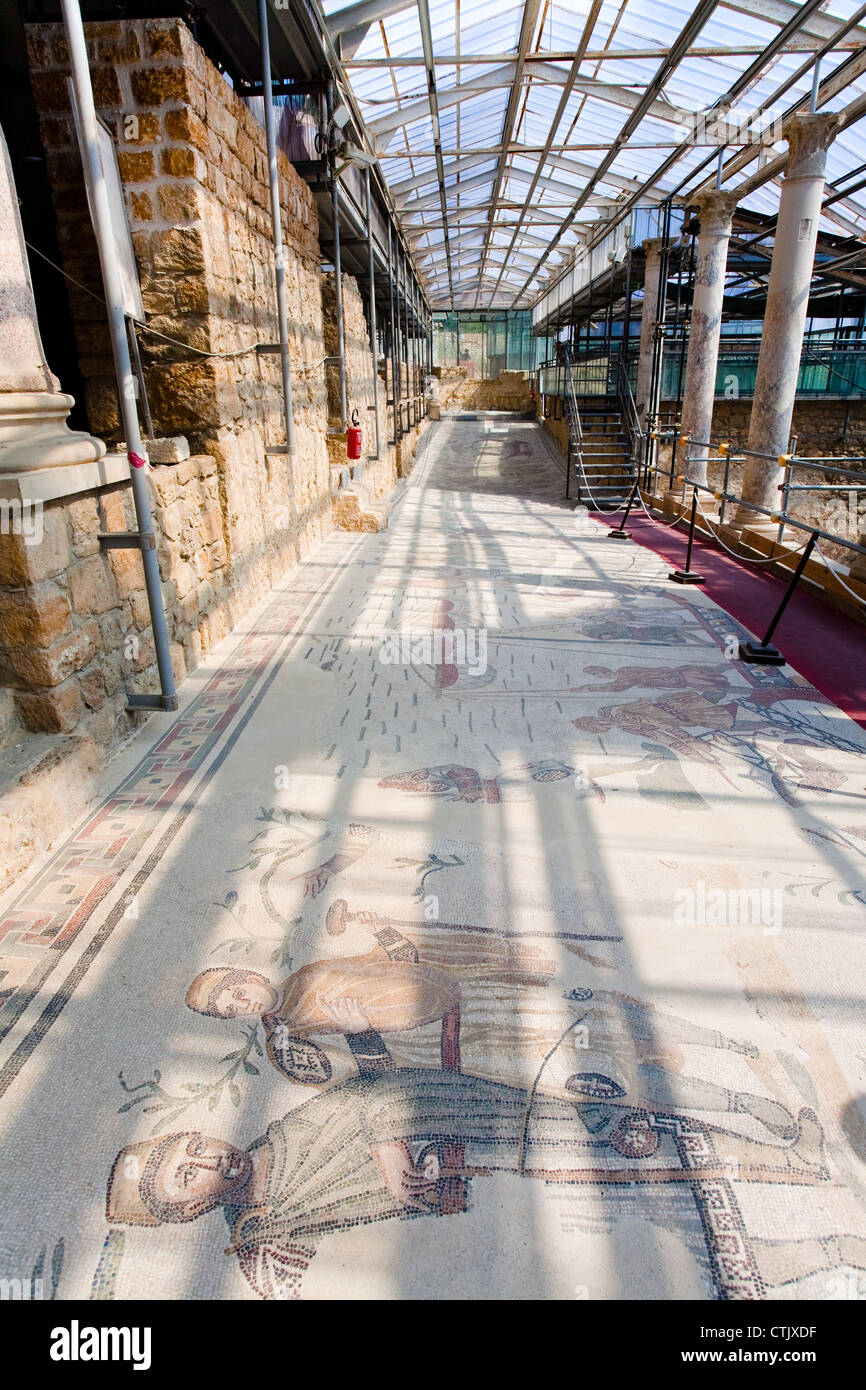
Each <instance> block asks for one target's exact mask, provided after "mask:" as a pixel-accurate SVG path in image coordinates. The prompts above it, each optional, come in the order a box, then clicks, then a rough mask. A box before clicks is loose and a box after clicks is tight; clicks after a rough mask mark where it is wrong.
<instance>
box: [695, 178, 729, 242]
mask: <svg viewBox="0 0 866 1390" xmlns="http://www.w3.org/2000/svg"><path fill="white" fill-rule="evenodd" d="M740 196H741V195H740V194H739V192H738V190H737V189H735V188H708V189H706V190H705V191H704V192H703V193H696V194H695V196H694V198H693V199H692V201H691V205H692V207H695V208H697V211H698V218H699V220H700V224H701V234H703V233H704V232H714V233H716V234H717V235H719V234H721V235H724V236H727V235H728V234H729V233H730V230H731V219H732V218H733V215H734V213H735V211H736V208H737V203H738V202H739V200H740Z"/></svg>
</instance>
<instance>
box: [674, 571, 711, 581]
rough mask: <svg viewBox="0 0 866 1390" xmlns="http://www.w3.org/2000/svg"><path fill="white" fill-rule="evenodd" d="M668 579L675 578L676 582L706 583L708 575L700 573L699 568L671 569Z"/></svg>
mask: <svg viewBox="0 0 866 1390" xmlns="http://www.w3.org/2000/svg"><path fill="white" fill-rule="evenodd" d="M668 579H671V580H673V582H674V584H706V582H707V579H706V575H703V574H698V572H697V570H671V572H670V574H669V575H668Z"/></svg>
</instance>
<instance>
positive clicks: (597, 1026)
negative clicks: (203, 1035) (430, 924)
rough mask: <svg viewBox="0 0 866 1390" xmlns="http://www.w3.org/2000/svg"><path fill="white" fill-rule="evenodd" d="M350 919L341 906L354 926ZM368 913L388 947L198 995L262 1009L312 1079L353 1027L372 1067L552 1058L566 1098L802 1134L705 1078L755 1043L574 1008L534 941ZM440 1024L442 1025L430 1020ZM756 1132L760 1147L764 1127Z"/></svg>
mask: <svg viewBox="0 0 866 1390" xmlns="http://www.w3.org/2000/svg"><path fill="white" fill-rule="evenodd" d="M334 906H335V907H336V906H339V904H335V905H334ZM343 907H345V905H343ZM344 916H345V911H344V912H342V913H340V912H337V913H334V911H333V908H332V910H331V912H330V913H329V918H336V920H337V921H340V922H342V920H343V918H344ZM363 916H364V918H365V919H366V925H368V926H369V927H370V928H371V930H372V931H373V935H374V939H376V941H377V946H378V951H379V952H381V954H378V953H377V951H376V950H374V951H372V952H370V953H369V954H367V955H363V956H354V957H349V958H344V959H336V960H333V959H332V960H320V961H314V962H312V963H311V964H309V965H306V966H304V967H303V968H302V969H301V970H298V971H295V972H294V974H293V975H291V976H289V978H288V979H287V980H286V981H284V982H283V983H282V984H281V985H278V986H277V985H273V984H272V983H271V982H270V981H269V980H268V979H267V978H266V977H265V976H264V975H262V974H260V973H259V972H257V971H252V970H236V969H232V968H231V967H219V968H215V969H210V970H206V971H204V972H202V974H200V975H198V976H197V977H196V979H195V980H194V981H193V983H192V985H191V986H190V989H189V991H188V993H187V997H186V1002H187V1004H188V1005H189V1007H190V1008H192V1009H195V1010H197V1011H198V1012H200V1013H206V1014H211V1015H213V1016H216V1017H220V1018H234V1017H237V1016H239V1015H244V1016H249V1015H258V1016H260V1017H261V1018H262V1022H263V1026H264V1028H265V1034H266V1039H267V1052H268V1056H269V1057H270V1059H271V1061H272V1062H273V1063H274V1065H275V1066H276V1067H278V1069H279V1070H280V1071H282V1072H283V1073H284V1074H285V1075H286V1076H288V1077H289V1078H290V1079H291V1080H295V1081H301V1082H304V1083H306V1084H314V1085H321V1084H323V1083H324V1082H326V1081H329V1080H330V1078H331V1075H332V1068H331V1064H330V1061H329V1059H328V1058H327V1056H326V1054H325V1053H324V1052H323V1051H322V1049H321V1048H319V1047H317V1046H316V1045H311V1042H310V1040H311V1039H312V1038H313V1037H326V1036H328V1035H331V1036H333V1035H342V1036H343V1037H344V1038H345V1040H346V1042H347V1043H348V1045H349V1047H350V1049H351V1051H352V1053H353V1055H354V1057H355V1061H356V1063H357V1065H358V1067H359V1069H360V1070H361V1071H367V1072H369V1071H370V1070H371V1069H372V1068H377V1069H379V1070H389V1069H391V1068H393V1066H394V1065H395V1061H396V1064H397V1065H400V1066H404V1067H405V1066H410V1067H411V1066H428V1067H439V1066H445V1067H450V1068H453V1069H454V1070H459V1069H460V1067H461V1065H462V1066H464V1067H466V1069H467V1070H469V1071H470V1072H472V1073H473V1074H474V1075H477V1076H481V1077H486V1078H487V1079H489V1080H495V1081H508V1082H510V1083H512V1084H517V1085H522V1084H529V1083H530V1082H531V1080H532V1077H533V1075H534V1073H535V1071H536V1069H537V1067H538V1064H539V1060H540V1059H541V1058H545V1057H546V1058H547V1059H548V1060H547V1063H546V1071H547V1074H546V1084H547V1088H548V1089H552V1090H554V1091H555V1093H556V1094H559V1095H560V1096H563V1097H566V1098H567V1097H569V1096H574V1095H582V1096H584V1097H586V1098H587V1099H590V1100H606V1099H623V1100H627V1101H628V1102H629V1103H631V1104H634V1105H638V1106H649V1107H651V1108H653V1109H657V1110H661V1111H664V1112H666V1113H691V1114H694V1113H695V1112H701V1113H703V1112H707V1113H709V1114H713V1115H726V1116H746V1117H749V1118H750V1119H752V1120H754V1121H757V1123H758V1124H759V1125H760V1126H761V1127H762V1129H764V1130H766V1131H767V1133H768V1134H769V1135H770V1136H772V1137H773V1138H774V1139H775V1140H777V1141H782V1142H787V1141H789V1140H791V1139H792V1138H793V1136H794V1134H795V1133H796V1128H797V1126H796V1121H795V1119H794V1117H793V1115H792V1114H791V1113H790V1111H789V1110H787V1109H786V1108H785V1107H784V1106H783V1105H781V1104H779V1102H778V1101H776V1100H774V1099H772V1098H771V1097H768V1096H761V1095H756V1094H753V1093H752V1092H750V1091H747V1090H744V1089H736V1088H731V1087H727V1086H722V1085H719V1084H718V1083H716V1082H714V1081H712V1080H710V1079H709V1078H708V1077H706V1076H702V1075H701V1074H700V1073H701V1071H702V1070H703V1071H706V1070H710V1069H714V1063H713V1061H712V1057H713V1051H714V1050H718V1049H722V1050H727V1051H731V1052H735V1053H739V1054H741V1055H745V1056H747V1057H755V1056H757V1049H756V1048H755V1047H754V1046H753V1045H752V1044H750V1043H746V1042H738V1041H736V1040H735V1039H732V1038H729V1037H726V1036H725V1035H723V1034H721V1033H719V1032H718V1031H716V1030H714V1029H707V1028H703V1027H702V1026H701V1025H699V1024H695V1023H692V1022H691V1021H690V1020H688V1019H683V1018H679V1017H677V1016H676V1015H673V1014H669V1013H666V1012H664V1011H661V1010H658V1009H655V1008H653V1007H652V1006H648V1005H646V1004H644V1003H643V1002H642V1001H641V1000H639V999H635V998H633V997H630V996H628V995H625V994H622V993H619V992H617V991H612V990H606V989H589V988H578V989H575V990H573V991H571V995H572V998H571V999H569V1000H568V1002H564V1001H563V1000H562V999H561V998H559V997H557V996H556V995H555V994H553V993H552V992H551V991H549V990H548V989H547V981H548V979H549V978H550V976H551V975H552V974H553V963H552V962H550V961H548V960H547V959H546V958H545V957H544V955H543V954H542V953H541V952H539V951H537V949H533V948H532V947H531V946H521V945H518V944H517V943H509V942H506V941H503V940H502V938H497V937H489V936H487V937H485V936H484V935H482V934H481V933H470V934H469V935H468V937H463V936H458V935H457V934H456V933H451V932H447V931H442V930H441V929H433V928H427V929H426V930H425V929H424V928H423V927H421V926H420V925H419V926H418V928H417V929H416V931H415V933H414V934H415V938H416V940H415V941H414V942H413V941H412V940H410V939H409V938H407V937H406V936H405V935H403V933H402V932H401V931H400V930H399V928H398V927H397V926H396V925H395V924H394V923H393V922H391V921H390V919H385V918H380V917H378V916H377V915H376V914H375V913H372V912H368V913H364V914H363ZM416 942H420V945H418V944H416ZM575 1020H577V1024H578V1026H577V1027H574V1026H573V1025H574V1023H575ZM440 1021H441V1028H440V1030H439V1031H438V1032H437V1033H435V1034H432V1033H431V1030H430V1029H429V1028H426V1025H428V1024H432V1023H435V1022H440ZM383 1035H386V1036H387V1037H388V1042H387V1043H386V1042H385V1040H384V1037H383ZM762 1137H764V1138H766V1135H764V1136H762ZM743 1138H744V1139H745V1140H746V1141H748V1142H751V1140H752V1138H753V1135H751V1134H744V1135H743Z"/></svg>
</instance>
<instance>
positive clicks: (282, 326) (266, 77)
mask: <svg viewBox="0 0 866 1390" xmlns="http://www.w3.org/2000/svg"><path fill="white" fill-rule="evenodd" d="M259 42H260V44H261V50H262V96H263V97H264V103H265V138H266V140H267V146H268V185H269V188H270V197H271V223H272V225H273V236H274V271H275V274H276V281H277V324H278V327H279V333H280V371H281V373H282V378H283V411H284V413H285V417H286V448H287V450H288V452H289V453H290V454H291V453H292V452H293V451H294V448H295V416H294V410H293V408H292V364H291V361H290V359H289V322H288V311H287V308H286V265H285V259H284V256H283V229H282V226H281V222H280V176H279V170H278V169H277V137H276V131H275V130H274V97H273V90H272V87H271V42H270V37H269V35H268V0H259Z"/></svg>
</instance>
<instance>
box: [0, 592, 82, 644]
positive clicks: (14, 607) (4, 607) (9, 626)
mask: <svg viewBox="0 0 866 1390" xmlns="http://www.w3.org/2000/svg"><path fill="white" fill-rule="evenodd" d="M71 617H72V615H71V610H70V607H69V600H68V599H67V597H66V595H65V594H64V593H63V591H62V589H60V588H58V587H57V585H56V584H50V583H49V584H42V585H39V586H38V587H37V588H34V589H24V590H21V589H16V590H12V591H9V590H6V591H5V592H4V591H0V647H7V648H9V647H25V646H46V645H48V644H49V643H50V642H53V641H54V639H55V638H56V637H59V636H61V634H63V633H65V632H66V631H67V629H68V627H69V624H70V621H71Z"/></svg>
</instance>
